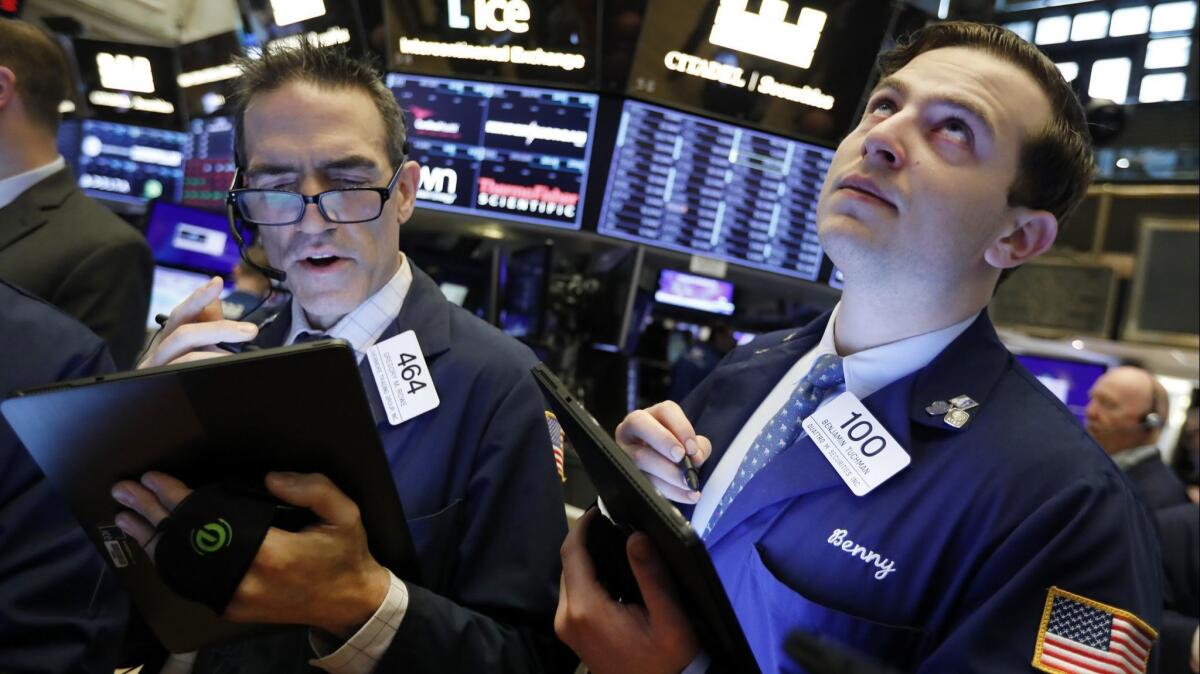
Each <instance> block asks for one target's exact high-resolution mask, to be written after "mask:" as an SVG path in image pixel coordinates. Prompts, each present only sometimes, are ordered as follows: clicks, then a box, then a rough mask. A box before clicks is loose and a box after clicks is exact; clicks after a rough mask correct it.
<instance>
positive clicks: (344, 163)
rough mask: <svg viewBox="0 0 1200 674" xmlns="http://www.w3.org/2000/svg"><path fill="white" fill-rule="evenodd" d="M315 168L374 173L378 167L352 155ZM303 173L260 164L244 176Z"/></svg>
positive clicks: (284, 166) (370, 160)
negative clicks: (357, 170)
mask: <svg viewBox="0 0 1200 674" xmlns="http://www.w3.org/2000/svg"><path fill="white" fill-rule="evenodd" d="M317 168H319V169H320V170H321V171H337V170H343V169H367V170H370V171H372V172H374V173H378V172H379V167H378V166H376V165H375V162H374V161H373V160H372V159H371V158H370V157H366V156H364V155H358V154H352V155H348V156H345V157H338V158H337V159H330V160H329V161H323V162H321V163H319V164H317ZM302 172H303V171H302V170H301V169H300V168H299V167H298V166H295V165H292V164H272V163H262V164H254V165H252V166H251V167H250V168H249V169H247V170H246V175H247V176H248V177H250V178H260V177H263V176H278V175H287V174H293V173H302Z"/></svg>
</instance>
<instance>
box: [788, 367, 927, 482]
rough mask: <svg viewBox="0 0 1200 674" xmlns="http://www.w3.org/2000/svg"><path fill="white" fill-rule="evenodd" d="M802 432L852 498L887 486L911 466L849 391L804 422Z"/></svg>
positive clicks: (909, 458)
mask: <svg viewBox="0 0 1200 674" xmlns="http://www.w3.org/2000/svg"><path fill="white" fill-rule="evenodd" d="M804 430H805V432H807V433H808V437H810V438H812V440H813V442H814V443H816V445H817V449H819V450H821V453H822V454H824V455H825V458H826V459H828V460H829V463H830V464H831V465H832V466H833V468H834V470H836V471H837V472H838V474H839V475H841V476H842V479H843V480H845V481H846V485H847V486H848V487H850V491H852V492H854V495H855V496H862V495H864V494H866V493H868V492H870V491H871V490H872V489H874V488H876V487H878V486H879V485H881V484H883V483H884V482H887V481H888V479H890V478H891V477H892V476H893V475H895V474H896V473H899V472H900V471H901V470H903V469H904V467H905V466H907V465H908V464H909V463H911V462H912V458H911V457H910V456H909V455H908V452H907V451H905V450H904V448H903V447H901V446H900V443H898V442H896V439H895V438H893V437H892V434H891V433H888V431H887V429H886V428H884V427H883V424H881V423H879V420H878V419H876V418H875V415H873V414H871V412H870V410H868V409H867V408H866V407H865V406H863V404H862V401H861V400H859V399H858V398H857V397H855V396H854V394H853V393H850V392H849V391H847V392H845V393H843V394H841V395H839V396H838V397H836V398H834V399H833V401H832V402H830V403H829V404H827V405H823V406H822V407H821V408H820V409H818V410H817V411H816V412H814V413H813V414H812V416H810V417H808V418H807V419H805V420H804Z"/></svg>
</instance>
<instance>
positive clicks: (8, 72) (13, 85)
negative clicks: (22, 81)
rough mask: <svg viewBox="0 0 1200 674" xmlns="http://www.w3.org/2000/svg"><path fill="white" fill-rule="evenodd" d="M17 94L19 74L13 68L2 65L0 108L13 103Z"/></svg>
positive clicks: (0, 72) (0, 74)
mask: <svg viewBox="0 0 1200 674" xmlns="http://www.w3.org/2000/svg"><path fill="white" fill-rule="evenodd" d="M16 96H17V74H16V73H14V72H13V71H12V69H11V68H7V67H5V66H0V110H3V109H5V108H7V107H8V106H10V105H12V103H13V100H14V99H15V98H16Z"/></svg>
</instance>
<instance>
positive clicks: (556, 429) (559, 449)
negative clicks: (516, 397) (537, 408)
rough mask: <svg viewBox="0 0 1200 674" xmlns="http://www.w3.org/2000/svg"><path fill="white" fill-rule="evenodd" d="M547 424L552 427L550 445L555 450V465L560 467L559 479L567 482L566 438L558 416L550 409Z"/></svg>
mask: <svg viewBox="0 0 1200 674" xmlns="http://www.w3.org/2000/svg"><path fill="white" fill-rule="evenodd" d="M546 426H547V428H549V429H550V447H551V448H552V449H553V450H554V466H555V467H556V468H558V479H560V480H562V481H563V482H566V481H567V474H566V473H565V472H564V471H563V442H564V441H565V439H566V438H565V436H564V434H563V429H562V425H561V424H559V423H558V417H556V416H554V412H551V411H550V410H546Z"/></svg>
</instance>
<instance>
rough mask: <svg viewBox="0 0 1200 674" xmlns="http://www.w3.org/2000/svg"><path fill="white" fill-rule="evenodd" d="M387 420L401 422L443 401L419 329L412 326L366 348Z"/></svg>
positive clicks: (397, 423) (394, 422) (396, 423)
mask: <svg viewBox="0 0 1200 674" xmlns="http://www.w3.org/2000/svg"><path fill="white" fill-rule="evenodd" d="M367 360H368V361H369V362H370V364H371V374H373V375H374V376H375V386H376V387H378V388H379V397H380V399H381V400H382V401H383V409H384V411H386V412H387V418H388V422H389V423H391V424H392V425H393V426H396V425H399V424H401V423H404V422H405V421H408V420H409V419H412V418H413V417H416V416H419V415H422V414H424V413H426V412H428V411H429V410H432V409H435V408H437V406H438V405H440V404H441V402H442V401H441V399H439V398H438V394H437V389H436V388H434V386H433V377H432V376H431V375H430V374H429V365H428V364H426V362H425V354H423V353H421V345H420V344H418V343H417V333H415V332H413V331H412V330H409V331H408V332H403V333H400V334H399V335H396V336H395V337H392V338H391V339H389V340H386V341H383V342H380V343H378V344H376V345H375V346H372V347H371V348H370V349H367Z"/></svg>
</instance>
